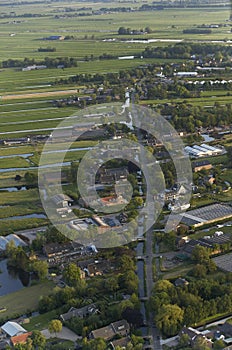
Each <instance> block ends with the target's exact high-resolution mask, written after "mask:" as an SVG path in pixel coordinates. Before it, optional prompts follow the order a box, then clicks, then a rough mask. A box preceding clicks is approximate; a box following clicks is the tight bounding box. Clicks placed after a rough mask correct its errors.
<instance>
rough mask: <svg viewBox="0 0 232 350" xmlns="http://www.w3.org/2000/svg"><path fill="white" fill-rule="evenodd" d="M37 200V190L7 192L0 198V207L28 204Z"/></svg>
mask: <svg viewBox="0 0 232 350" xmlns="http://www.w3.org/2000/svg"><path fill="white" fill-rule="evenodd" d="M38 200H39V192H38V190H37V189H30V190H28V191H18V192H7V193H4V196H0V205H4V204H5V205H6V204H9V205H16V204H19V203H21V204H22V203H26V204H30V203H32V202H37V201H38Z"/></svg>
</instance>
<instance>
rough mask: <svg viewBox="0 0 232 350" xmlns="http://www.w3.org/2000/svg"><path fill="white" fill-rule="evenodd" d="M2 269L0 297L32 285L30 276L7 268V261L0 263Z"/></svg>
mask: <svg viewBox="0 0 232 350" xmlns="http://www.w3.org/2000/svg"><path fill="white" fill-rule="evenodd" d="M0 269H1V273H0V296H2V295H6V294H9V293H13V292H16V291H17V290H20V289H22V288H23V287H27V286H29V285H30V274H29V273H27V272H24V271H17V270H15V269H13V268H7V259H4V260H1V261H0ZM2 306H4V305H2Z"/></svg>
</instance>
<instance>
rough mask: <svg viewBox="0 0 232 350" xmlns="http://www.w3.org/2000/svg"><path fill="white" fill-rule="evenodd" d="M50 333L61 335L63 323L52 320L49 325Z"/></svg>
mask: <svg viewBox="0 0 232 350" xmlns="http://www.w3.org/2000/svg"><path fill="white" fill-rule="evenodd" d="M48 330H49V332H50V333H55V334H57V333H59V332H61V331H62V322H61V321H60V320H52V321H51V322H50V323H49V325H48Z"/></svg>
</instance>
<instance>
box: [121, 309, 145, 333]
mask: <svg viewBox="0 0 232 350" xmlns="http://www.w3.org/2000/svg"><path fill="white" fill-rule="evenodd" d="M122 317H123V318H124V319H125V320H127V322H128V323H130V324H132V325H134V326H135V327H136V328H138V327H140V326H142V325H143V322H144V321H143V316H142V314H141V312H140V311H139V310H135V309H132V308H130V307H127V308H126V309H125V310H124V311H123V312H122Z"/></svg>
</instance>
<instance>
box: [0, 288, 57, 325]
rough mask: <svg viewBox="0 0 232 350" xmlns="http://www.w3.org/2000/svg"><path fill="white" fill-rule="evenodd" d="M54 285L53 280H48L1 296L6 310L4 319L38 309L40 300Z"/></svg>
mask: <svg viewBox="0 0 232 350" xmlns="http://www.w3.org/2000/svg"><path fill="white" fill-rule="evenodd" d="M53 287H54V284H53V282H51V281H46V282H43V283H40V284H37V285H34V286H31V287H26V288H23V289H21V290H19V291H17V292H14V293H10V294H8V295H3V296H1V297H0V304H1V307H5V308H6V311H5V312H4V313H2V314H1V318H2V319H7V318H13V317H15V316H16V317H17V316H19V315H23V314H25V313H26V312H29V311H33V310H36V309H37V307H38V301H39V299H40V297H42V296H43V295H49V294H50V293H51V292H52V289H53Z"/></svg>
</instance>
